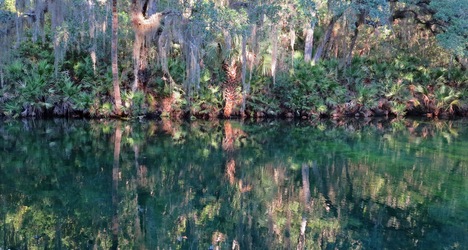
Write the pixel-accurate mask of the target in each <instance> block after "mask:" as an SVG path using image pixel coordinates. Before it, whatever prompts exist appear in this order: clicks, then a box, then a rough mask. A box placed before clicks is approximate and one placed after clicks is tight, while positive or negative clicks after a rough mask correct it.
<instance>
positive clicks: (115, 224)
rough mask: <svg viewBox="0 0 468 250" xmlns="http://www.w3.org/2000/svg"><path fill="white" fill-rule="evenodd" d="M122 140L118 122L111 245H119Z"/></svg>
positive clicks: (113, 180) (115, 146)
mask: <svg viewBox="0 0 468 250" xmlns="http://www.w3.org/2000/svg"><path fill="white" fill-rule="evenodd" d="M121 141H122V129H121V128H120V124H117V126H116V127H115V134H114V161H113V165H112V213H113V215H112V246H111V249H118V246H119V214H118V210H119V200H120V199H119V178H120V167H119V166H120V142H121Z"/></svg>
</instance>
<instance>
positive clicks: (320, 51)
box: [312, 14, 343, 65]
mask: <svg viewBox="0 0 468 250" xmlns="http://www.w3.org/2000/svg"><path fill="white" fill-rule="evenodd" d="M341 15H343V14H340V15H336V16H333V18H332V19H331V20H330V23H329V24H328V26H327V31H326V32H325V35H324V36H323V37H322V42H321V43H320V45H319V46H318V48H317V51H316V52H315V55H314V59H312V64H313V65H315V64H316V63H317V62H318V61H319V60H320V58H321V57H322V54H323V50H324V49H325V46H326V45H327V43H328V42H329V41H330V37H331V34H332V31H333V28H334V27H335V23H336V21H338V19H340V17H341Z"/></svg>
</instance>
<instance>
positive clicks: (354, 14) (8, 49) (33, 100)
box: [0, 0, 468, 119]
mask: <svg viewBox="0 0 468 250" xmlns="http://www.w3.org/2000/svg"><path fill="white" fill-rule="evenodd" d="M114 6H115V7H116V8H113V7H114ZM467 6H468V5H467V4H466V2H465V0H451V1H442V0H440V1H439V0H431V1H419V0H396V1H386V0H348V1H336V0H308V1H306V0H281V1H271V0H267V1H265V0H255V1H242V0H239V1H229V0H226V1H211V0H197V1H178V0H133V1H131V2H125V1H123V2H119V1H101V0H86V1H85V0H79V1H71V0H60V1H50V0H36V1H26V0H16V1H14V0H2V1H0V21H1V22H0V44H1V47H2V53H1V54H0V83H1V85H0V115H6V116H13V117H18V116H85V117H103V116H114V115H116V116H130V117H135V116H141V115H148V116H173V117H182V116H185V117H192V118H194V117H200V118H212V117H219V116H224V117H230V116H247V117H263V116H275V117H276V116H285V117H302V118H304V119H306V118H310V117H318V116H320V117H340V116H366V117H367V116H388V115H391V116H399V117H401V116H405V115H427V116H433V117H440V116H454V115H462V116H466V115H467V113H468V76H467V74H466V68H467V66H468V59H467V54H468V44H467V41H468V39H467V37H468V34H467V32H468V28H467V22H468V17H467V15H466V13H468V10H467V8H468V7H467ZM113 21H115V22H113ZM117 21H118V22H117ZM111 27H112V29H111ZM112 31H113V32H114V33H112ZM117 32H118V33H117ZM112 34H114V35H112ZM111 45H112V46H111ZM111 51H112V53H111ZM111 55H112V57H111ZM111 58H113V60H112V62H111V60H110V59H111ZM111 66H112V67H111Z"/></svg>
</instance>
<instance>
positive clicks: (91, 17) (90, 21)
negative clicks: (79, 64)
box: [88, 0, 97, 74]
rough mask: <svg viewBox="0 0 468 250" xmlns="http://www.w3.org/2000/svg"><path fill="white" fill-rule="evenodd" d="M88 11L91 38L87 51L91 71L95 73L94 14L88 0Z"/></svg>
mask: <svg viewBox="0 0 468 250" xmlns="http://www.w3.org/2000/svg"><path fill="white" fill-rule="evenodd" d="M88 11H89V19H88V20H89V38H91V40H92V46H91V49H90V51H89V56H90V57H91V62H92V63H93V73H94V74H96V62H97V58H96V49H97V44H96V16H95V14H94V2H93V1H92V0H88Z"/></svg>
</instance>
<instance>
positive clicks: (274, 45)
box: [270, 25, 278, 85]
mask: <svg viewBox="0 0 468 250" xmlns="http://www.w3.org/2000/svg"><path fill="white" fill-rule="evenodd" d="M270 34H271V40H272V41H271V76H272V77H273V85H276V64H277V59H278V27H277V26H276V25H273V27H272V30H271V33H270Z"/></svg>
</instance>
